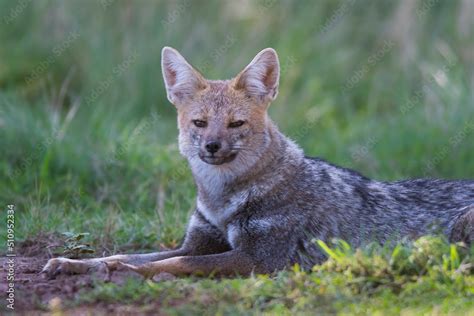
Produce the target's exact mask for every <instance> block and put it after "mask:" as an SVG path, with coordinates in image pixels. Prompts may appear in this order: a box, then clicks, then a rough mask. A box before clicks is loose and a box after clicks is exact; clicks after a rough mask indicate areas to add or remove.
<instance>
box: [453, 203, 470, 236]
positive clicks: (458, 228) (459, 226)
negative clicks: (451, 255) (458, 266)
mask: <svg viewBox="0 0 474 316" xmlns="http://www.w3.org/2000/svg"><path fill="white" fill-rule="evenodd" d="M466 209H467V211H466V212H465V213H464V214H463V215H461V216H460V217H459V218H458V219H457V220H456V222H455V223H454V226H453V228H452V230H451V236H450V238H449V239H450V240H451V241H453V242H457V241H463V242H465V243H466V244H468V245H470V244H471V243H473V242H474V205H471V206H468V207H466Z"/></svg>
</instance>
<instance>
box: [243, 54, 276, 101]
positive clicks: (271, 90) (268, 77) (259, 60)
mask: <svg viewBox="0 0 474 316" xmlns="http://www.w3.org/2000/svg"><path fill="white" fill-rule="evenodd" d="M279 79H280V63H279V62H278V55H277V53H276V51H275V50H274V49H273V48H265V49H264V50H262V51H261V52H260V53H258V54H257V56H255V58H254V59H253V60H252V61H251V62H250V64H249V65H248V66H247V67H245V69H244V70H242V72H240V73H239V74H238V75H237V77H236V78H235V79H234V80H235V84H234V88H235V89H236V90H245V92H246V93H247V95H249V96H250V97H254V98H256V99H258V100H260V101H262V102H269V101H273V100H275V98H276V96H277V94H278V82H279Z"/></svg>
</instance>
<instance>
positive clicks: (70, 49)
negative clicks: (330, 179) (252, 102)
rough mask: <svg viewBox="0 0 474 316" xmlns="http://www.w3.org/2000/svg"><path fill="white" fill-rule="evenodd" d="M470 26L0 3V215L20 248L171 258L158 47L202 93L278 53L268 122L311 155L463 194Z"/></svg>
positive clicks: (172, 202)
mask: <svg viewBox="0 0 474 316" xmlns="http://www.w3.org/2000/svg"><path fill="white" fill-rule="evenodd" d="M473 17H474V2H473V1H470V0H464V1H436V0H418V1H417V0H413V1H411V0H401V1H388V0H384V1H368V0H345V1H329V0H328V1H309V0H308V1H276V0H263V1H205V2H204V1H191V0H177V1H126V0H122V1H120V0H116V1H114V0H103V1H86V0H84V1H79V0H76V1H73V0H71V1H31V0H21V1H6V0H2V1H1V2H0V18H1V20H0V135H1V137H0V146H1V148H2V150H1V154H0V155H1V158H0V188H1V189H0V199H1V200H2V201H3V202H4V203H13V204H15V205H16V206H17V216H18V218H17V221H18V222H19V223H20V224H18V225H17V237H18V238H20V239H23V238H27V237H32V236H36V235H38V234H39V233H42V232H56V231H58V232H64V231H75V232H91V238H92V242H93V244H94V245H96V246H98V245H100V247H105V248H106V249H107V250H110V251H114V250H116V249H118V248H120V249H129V248H134V249H137V248H156V247H157V246H160V245H166V246H173V245H176V243H177V242H178V241H179V240H180V238H181V236H182V234H183V231H184V228H185V225H186V219H187V216H188V215H189V213H190V212H191V211H192V208H193V205H194V201H193V199H194V194H195V192H194V187H193V182H192V178H191V175H190V172H189V170H188V168H187V165H186V162H185V161H184V160H183V159H182V158H181V157H180V156H179V153H178V151H177V128H176V115H175V110H174V108H173V106H172V105H171V104H169V102H168V101H167V100H166V95H165V89H164V85H163V80H162V76H161V69H160V52H161V49H162V47H163V46H166V45H167V46H172V47H174V48H176V49H178V50H179V51H180V52H181V53H182V54H183V56H185V57H186V58H187V59H188V61H189V62H190V63H192V64H193V65H194V66H195V67H196V68H197V69H200V70H201V71H202V72H203V73H204V75H205V76H206V77H208V78H210V79H224V78H231V77H232V76H234V75H235V74H236V73H238V72H239V71H240V70H241V69H242V68H243V67H244V66H245V65H247V63H248V62H250V60H251V59H252V58H253V57H254V56H255V54H256V53H258V52H259V51H260V50H261V49H263V48H265V47H273V48H275V49H276V50H277V52H278V54H279V57H280V63H281V67H282V74H281V81H280V93H279V97H278V99H277V100H276V101H275V102H274V104H273V105H272V106H271V109H270V114H271V117H272V118H273V119H274V120H275V121H276V122H277V124H278V125H279V126H280V129H281V130H282V131H283V132H284V133H285V134H287V135H288V136H290V137H291V138H293V139H294V140H296V141H297V142H298V143H299V144H300V145H301V146H302V147H303V148H304V149H305V151H306V153H307V155H311V156H320V157H323V158H325V159H328V160H330V161H331V162H333V163H336V164H339V165H343V166H345V167H350V168H355V169H357V170H359V171H361V172H362V173H364V174H365V175H367V176H370V177H374V178H377V179H380V180H394V179H401V178H412V177H446V178H474V163H473V157H474V141H473V137H472V135H473V131H474V92H473V91H474V24H473V19H474V18H473ZM157 236H158V238H157ZM2 238H3V236H2Z"/></svg>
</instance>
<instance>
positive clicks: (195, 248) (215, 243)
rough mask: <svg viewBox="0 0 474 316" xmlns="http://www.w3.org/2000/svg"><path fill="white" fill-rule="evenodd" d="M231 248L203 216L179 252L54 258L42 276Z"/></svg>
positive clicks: (194, 223)
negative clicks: (90, 257) (79, 258)
mask: <svg viewBox="0 0 474 316" xmlns="http://www.w3.org/2000/svg"><path fill="white" fill-rule="evenodd" d="M229 249H230V248H229V245H228V244H227V242H226V241H225V239H224V238H223V236H222V233H221V232H220V231H219V230H218V229H217V228H215V227H213V226H212V225H210V224H209V223H208V222H207V221H206V220H205V219H204V218H202V216H200V214H198V213H195V214H193V216H192V217H191V220H190V223H189V226H188V230H187V233H186V237H185V238H184V242H183V245H182V246H181V247H180V248H179V249H176V250H170V251H163V252H154V253H147V254H130V255H129V254H123V255H114V256H110V257H103V258H93V259H83V260H75V259H68V258H53V259H50V260H49V261H48V263H47V264H46V265H45V266H44V268H43V270H42V271H41V273H44V274H45V275H46V276H47V277H49V278H53V277H55V276H56V275H58V274H60V273H66V274H83V273H89V272H94V271H105V272H108V271H109V270H114V269H115V268H116V266H117V262H123V263H127V264H131V265H141V264H144V263H147V262H153V261H158V260H164V259H168V258H172V257H176V256H193V255H206V254H212V253H221V252H225V251H228V250H229Z"/></svg>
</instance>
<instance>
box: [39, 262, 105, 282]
mask: <svg viewBox="0 0 474 316" xmlns="http://www.w3.org/2000/svg"><path fill="white" fill-rule="evenodd" d="M104 268H106V267H105V263H103V262H101V261H95V260H74V259H68V258H53V259H50V260H49V261H48V263H46V265H45V266H44V268H43V270H41V272H40V273H41V274H44V275H45V276H46V277H47V278H48V279H54V278H55V277H56V276H57V275H59V274H85V273H90V272H93V271H99V270H102V269H104Z"/></svg>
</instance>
